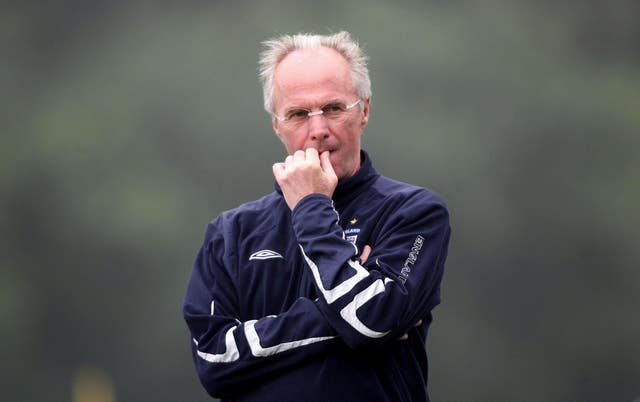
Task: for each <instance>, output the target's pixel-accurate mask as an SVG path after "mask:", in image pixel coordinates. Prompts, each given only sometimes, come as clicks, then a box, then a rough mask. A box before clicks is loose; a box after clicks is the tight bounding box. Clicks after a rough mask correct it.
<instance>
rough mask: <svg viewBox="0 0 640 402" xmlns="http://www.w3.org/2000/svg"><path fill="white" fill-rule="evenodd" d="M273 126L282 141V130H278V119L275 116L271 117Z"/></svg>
mask: <svg viewBox="0 0 640 402" xmlns="http://www.w3.org/2000/svg"><path fill="white" fill-rule="evenodd" d="M271 127H272V128H273V132H274V133H276V135H277V136H278V138H279V139H280V141H282V137H281V136H280V131H278V119H276V118H275V117H271Z"/></svg>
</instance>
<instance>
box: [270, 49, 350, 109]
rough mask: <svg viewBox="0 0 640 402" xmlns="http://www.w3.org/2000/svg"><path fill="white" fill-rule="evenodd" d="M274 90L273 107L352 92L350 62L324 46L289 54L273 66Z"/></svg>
mask: <svg viewBox="0 0 640 402" xmlns="http://www.w3.org/2000/svg"><path fill="white" fill-rule="evenodd" d="M274 90H275V94H274V95H275V99H274V100H275V104H276V106H279V104H280V103H282V102H285V103H290V102H301V101H307V102H311V103H316V102H320V103H322V102H323V101H327V100H330V99H331V100H333V99H334V98H345V97H351V96H352V95H353V94H354V93H355V90H354V87H353V84H352V79H351V71H350V69H349V63H348V62H347V60H346V59H345V58H344V57H343V56H342V55H341V54H340V53H338V52H337V51H335V50H333V49H329V48H326V47H319V48H314V49H299V50H295V51H293V52H291V53H289V54H288V55H287V56H286V57H285V58H284V59H282V61H281V62H280V63H279V64H278V66H277V67H276V71H275V75H274Z"/></svg>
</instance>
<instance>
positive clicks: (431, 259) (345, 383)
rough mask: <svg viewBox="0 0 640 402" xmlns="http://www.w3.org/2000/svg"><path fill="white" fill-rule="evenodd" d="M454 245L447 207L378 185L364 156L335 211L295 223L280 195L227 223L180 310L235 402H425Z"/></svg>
mask: <svg viewBox="0 0 640 402" xmlns="http://www.w3.org/2000/svg"><path fill="white" fill-rule="evenodd" d="M449 235H450V228H449V219H448V212H447V209H446V207H445V205H444V203H443V201H442V200H441V199H440V197H439V196H438V195H436V194H435V193H433V192H431V191H429V190H427V189H424V188H420V187H416V186H412V185H408V184H405V183H401V182H398V181H394V180H391V179H389V178H386V177H384V176H381V175H380V174H379V173H378V172H377V171H376V170H375V169H374V168H373V166H372V164H371V160H370V158H369V156H368V155H367V154H366V153H365V152H364V151H363V152H362V162H361V168H360V169H359V170H358V172H357V173H356V174H355V175H354V176H352V177H350V178H349V179H347V180H345V181H343V182H340V183H339V184H338V187H337V189H336V191H335V193H334V195H333V199H330V198H329V197H326V196H324V195H320V194H311V195H309V196H307V197H305V198H303V199H302V200H301V201H300V202H299V203H298V205H297V206H296V207H295V208H294V210H293V211H291V210H289V207H288V206H287V204H286V203H285V200H284V197H283V196H282V193H281V191H280V189H279V188H278V187H277V185H276V191H274V192H273V193H271V194H269V195H267V196H265V197H263V198H260V199H259V200H256V201H253V202H249V203H246V204H243V205H242V206H240V207H239V208H237V209H234V210H231V211H226V212H224V213H222V214H221V215H220V216H219V217H218V218H216V219H215V220H213V221H212V222H210V223H209V225H208V227H207V230H206V234H205V240H204V243H203V245H202V247H201V248H200V251H199V253H198V255H197V257H196V260H195V262H194V265H193V271H192V274H191V278H190V281H189V285H188V288H187V292H186V295H185V298H184V306H183V311H184V316H185V320H186V322H187V325H188V327H189V331H190V333H191V338H192V339H191V347H192V352H193V359H194V362H195V366H196V369H197V372H198V375H199V378H200V381H201V382H202V384H203V385H204V387H205V389H206V390H207V392H208V393H209V394H210V395H211V396H214V397H217V398H222V399H223V400H225V401H260V402H266V401H277V402H285V401H304V402H312V401H322V402H327V401H367V402H384V401H393V402H396V401H428V400H429V397H428V394H427V355H426V351H425V342H426V337H427V329H428V327H429V324H430V323H431V318H432V317H431V310H432V309H433V308H434V307H435V306H436V305H437V304H438V303H439V302H440V281H441V278H442V273H443V268H444V262H445V258H446V256H447V246H448V242H449ZM365 245H370V246H371V247H372V252H371V254H370V256H369V258H368V259H367V260H366V262H365V263H364V264H361V263H360V261H359V259H358V257H359V255H360V253H361V251H362V249H363V247H364V246H365ZM420 319H422V320H423V324H422V325H421V326H420V327H415V328H414V327H413V324H414V323H416V322H417V321H418V320H420ZM404 333H408V334H409V339H408V340H404V341H401V340H397V338H398V337H400V336H401V335H403V334H404Z"/></svg>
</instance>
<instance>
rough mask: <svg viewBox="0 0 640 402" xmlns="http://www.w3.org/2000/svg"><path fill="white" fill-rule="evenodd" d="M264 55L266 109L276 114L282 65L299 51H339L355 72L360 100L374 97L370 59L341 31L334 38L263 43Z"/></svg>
mask: <svg viewBox="0 0 640 402" xmlns="http://www.w3.org/2000/svg"><path fill="white" fill-rule="evenodd" d="M262 46H263V51H262V52H261V53H260V60H259V62H258V66H259V75H260V81H261V82H262V93H263V97H264V109H265V110H266V111H267V112H270V113H273V112H275V110H273V108H274V105H273V95H274V84H273V78H274V75H275V72H276V67H277V66H278V64H279V63H280V62H281V61H282V60H283V59H284V58H285V57H286V56H287V55H288V54H289V53H291V52H293V51H294V50H298V49H312V48H318V47H327V48H330V49H334V50H336V51H337V52H338V53H340V54H341V55H342V56H343V57H344V58H345V59H346V60H347V62H348V63H349V66H350V69H351V82H352V83H353V86H354V88H355V89H356V92H357V93H358V97H359V98H360V99H367V98H369V97H370V96H371V80H370V79H369V69H368V68H367V59H368V58H367V55H366V54H365V53H364V51H363V50H362V48H361V47H360V46H359V45H358V43H357V42H356V41H355V40H353V39H352V38H351V35H350V34H349V32H347V31H341V32H338V33H335V34H333V35H316V34H309V33H299V34H296V35H283V36H280V37H277V38H272V39H268V40H266V41H264V42H262Z"/></svg>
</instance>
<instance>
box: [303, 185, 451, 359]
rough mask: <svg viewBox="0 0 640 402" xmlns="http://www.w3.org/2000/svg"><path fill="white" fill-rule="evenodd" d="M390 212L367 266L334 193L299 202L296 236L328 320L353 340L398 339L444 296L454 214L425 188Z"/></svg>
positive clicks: (354, 344)
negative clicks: (340, 214) (343, 222)
mask: <svg viewBox="0 0 640 402" xmlns="http://www.w3.org/2000/svg"><path fill="white" fill-rule="evenodd" d="M395 204H397V205H394V206H391V207H389V208H390V209H391V211H388V212H385V219H384V222H382V223H381V229H380V231H379V233H378V234H377V235H376V236H375V239H372V240H373V241H375V244H370V246H371V247H372V252H371V255H370V256H369V258H368V259H367V261H366V264H365V266H363V265H361V264H360V262H359V260H358V259H357V255H358V253H359V252H358V250H357V247H356V246H354V245H353V244H352V243H350V242H348V241H346V240H345V236H344V232H343V230H342V228H341V227H340V226H339V224H338V222H339V217H338V213H337V212H336V210H335V209H334V208H333V203H332V201H331V199H330V198H329V197H326V196H324V195H320V194H312V195H309V196H307V197H305V198H303V199H302V200H301V201H300V202H299V203H298V205H296V207H295V208H294V210H293V216H292V222H293V226H294V232H295V234H296V237H297V241H298V243H299V246H300V250H301V251H302V253H303V255H304V258H305V260H306V262H307V265H308V267H309V269H310V270H311V273H312V275H313V278H314V282H315V285H316V287H317V288H318V293H319V294H320V295H321V296H320V303H319V307H320V309H321V311H322V312H323V314H324V315H325V316H326V317H327V320H328V322H329V325H331V327H333V329H334V330H335V331H336V332H337V333H338V334H339V336H340V338H342V340H343V341H344V342H345V343H346V344H347V345H348V346H350V347H351V348H354V349H359V348H363V347H370V346H375V345H379V344H382V343H384V342H387V341H389V340H394V339H396V338H397V337H399V336H401V335H402V334H404V333H406V332H407V331H408V330H409V329H410V328H411V327H412V326H413V324H414V323H415V322H416V321H418V320H420V319H423V318H426V317H427V316H428V314H429V313H430V311H431V309H432V308H433V307H435V306H436V305H437V304H438V303H439V302H440V300H439V297H440V293H439V286H440V281H441V279H442V273H443V269H444V262H445V259H446V255H447V248H448V242H449V237H450V227H449V216H448V212H447V209H446V207H445V205H444V203H443V202H442V201H441V200H440V198H439V197H438V196H437V195H435V194H434V193H431V192H428V191H426V190H423V191H421V192H417V193H416V194H413V195H411V196H409V197H406V199H405V200H403V201H402V202H400V203H395Z"/></svg>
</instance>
